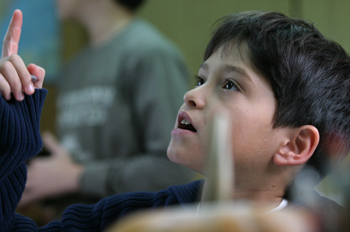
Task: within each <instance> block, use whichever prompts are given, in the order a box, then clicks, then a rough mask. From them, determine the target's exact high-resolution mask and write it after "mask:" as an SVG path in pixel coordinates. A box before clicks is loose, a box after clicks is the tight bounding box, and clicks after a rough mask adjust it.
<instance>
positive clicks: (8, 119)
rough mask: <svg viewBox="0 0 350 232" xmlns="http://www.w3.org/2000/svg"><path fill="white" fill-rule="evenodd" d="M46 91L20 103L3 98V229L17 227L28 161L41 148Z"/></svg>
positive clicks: (0, 107)
mask: <svg viewBox="0 0 350 232" xmlns="http://www.w3.org/2000/svg"><path fill="white" fill-rule="evenodd" d="M46 94H47V90H45V89H37V90H36V91H35V93H34V94H33V95H31V96H25V98H24V100H23V101H20V102H18V101H16V100H15V99H14V97H13V96H12V99H11V100H10V101H6V100H5V99H3V98H2V97H0V231H12V230H13V229H14V228H15V218H16V217H17V216H18V215H16V214H15V209H16V207H17V204H18V202H19V200H20V198H21V196H22V192H23V190H24V187H25V182H26V178H27V169H26V166H25V161H26V160H27V159H29V158H30V157H32V156H34V155H36V154H37V153H38V152H39V151H40V149H41V147H42V140H41V137H40V132H39V129H40V127H39V124H40V115H41V110H42V107H43V104H44V100H45V96H46ZM27 223H29V224H32V221H30V220H29V221H28V222H27ZM29 227H31V226H29Z"/></svg>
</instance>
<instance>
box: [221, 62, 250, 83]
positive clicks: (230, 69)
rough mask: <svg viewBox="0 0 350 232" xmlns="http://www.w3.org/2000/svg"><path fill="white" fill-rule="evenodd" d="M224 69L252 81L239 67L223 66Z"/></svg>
mask: <svg viewBox="0 0 350 232" xmlns="http://www.w3.org/2000/svg"><path fill="white" fill-rule="evenodd" d="M225 69H226V70H227V71H228V72H236V73H238V74H240V75H241V76H243V77H246V78H248V79H249V80H250V81H252V79H251V78H250V76H249V75H248V73H247V72H246V71H245V70H244V69H242V68H241V67H238V66H232V65H228V64H225Z"/></svg>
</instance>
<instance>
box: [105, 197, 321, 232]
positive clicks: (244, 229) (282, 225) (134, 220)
mask: <svg viewBox="0 0 350 232" xmlns="http://www.w3.org/2000/svg"><path fill="white" fill-rule="evenodd" d="M261 212H264V208H263V207H253V206H251V205H248V204H242V205H239V204H234V205H233V204H230V203H227V204H213V205H211V204H206V205H201V211H200V212H198V213H197V210H196V207H193V208H186V209H182V208H173V209H171V210H167V211H163V210H160V211H155V212H152V213H150V212H144V213H138V214H134V215H132V216H130V217H127V218H125V219H124V220H122V221H120V223H117V224H116V225H115V226H113V227H111V228H110V229H109V230H107V232H116V231H118V232H135V231H137V232H165V231H166V232H175V231H176V232H178V231H181V232H197V231H198V232H199V231H200V232H216V231H224V232H225V231H231V232H253V231H266V232H267V231H268V232H277V231H280V232H282V231H283V232H316V231H318V230H317V229H316V228H317V226H316V223H315V222H316V221H315V220H314V218H313V216H312V215H311V214H309V213H308V212H306V211H303V210H299V209H288V210H282V211H279V212H276V213H268V214H261Z"/></svg>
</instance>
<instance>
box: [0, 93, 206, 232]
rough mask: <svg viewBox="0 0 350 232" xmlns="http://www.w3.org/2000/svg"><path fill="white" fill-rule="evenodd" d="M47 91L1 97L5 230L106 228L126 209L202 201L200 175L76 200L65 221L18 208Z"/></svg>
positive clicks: (0, 220) (1, 216)
mask: <svg viewBox="0 0 350 232" xmlns="http://www.w3.org/2000/svg"><path fill="white" fill-rule="evenodd" d="M46 94H47V90H45V89H41V90H36V92H35V93H34V94H33V95H32V96H26V97H25V99H24V101H22V102H17V101H15V100H11V101H6V100H4V99H3V98H2V97H0V132H1V135H0V231H2V232H5V231H103V230H104V229H105V228H106V227H107V226H109V225H110V223H112V222H114V221H116V220H117V219H118V218H120V217H121V216H123V215H124V214H127V213H130V212H133V211H135V210H138V209H143V208H159V207H167V206H169V205H176V204H180V205H181V204H188V203H192V202H195V201H196V198H197V195H198V190H199V187H200V185H201V183H200V182H198V181H197V182H194V183H191V184H189V185H183V186H173V187H170V188H168V189H166V190H164V191H160V192H157V193H153V192H136V193H126V194H118V195H114V196H111V197H108V198H104V199H103V200H101V201H100V202H99V203H97V204H95V205H73V206H71V207H69V208H67V210H66V211H65V212H64V214H63V217H62V220H61V221H54V222H51V223H50V224H48V225H47V226H45V227H42V228H37V226H36V224H35V223H34V221H32V220H31V219H29V218H26V217H23V216H21V215H19V214H17V213H16V212H15V210H16V207H17V204H18V202H19V200H20V198H21V195H22V193H23V190H24V187H25V182H26V178H27V169H26V166H25V161H26V160H27V159H29V158H31V157H32V156H34V155H35V154H37V153H38V152H39V151H40V149H41V147H42V140H41V137H40V132H39V122H40V114H41V109H42V107H43V104H44V99H45V96H46ZM12 99H14V98H13V97H12Z"/></svg>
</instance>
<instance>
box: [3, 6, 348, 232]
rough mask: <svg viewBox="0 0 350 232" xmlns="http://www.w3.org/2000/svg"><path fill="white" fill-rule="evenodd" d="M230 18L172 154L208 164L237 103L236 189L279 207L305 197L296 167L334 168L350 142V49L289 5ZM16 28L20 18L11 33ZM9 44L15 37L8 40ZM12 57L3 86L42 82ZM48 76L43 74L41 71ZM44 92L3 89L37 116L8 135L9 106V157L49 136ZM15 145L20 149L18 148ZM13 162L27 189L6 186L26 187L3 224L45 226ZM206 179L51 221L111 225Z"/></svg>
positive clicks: (194, 190) (326, 207) (175, 201)
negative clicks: (43, 127) (24, 202)
mask: <svg viewBox="0 0 350 232" xmlns="http://www.w3.org/2000/svg"><path fill="white" fill-rule="evenodd" d="M14 18H15V17H14ZM221 22H222V24H221V25H220V26H219V27H218V29H217V30H216V31H215V33H214V35H213V38H212V39H211V41H210V42H209V45H208V47H207V49H206V52H205V57H204V63H203V64H202V65H201V67H200V69H199V73H198V77H197V86H196V87H195V88H194V89H193V90H191V91H189V92H187V93H186V94H185V96H184V101H185V102H184V104H183V106H182V107H181V108H180V111H179V114H178V118H177V121H176V124H175V129H174V130H173V131H172V139H171V141H170V145H169V147H168V157H169V158H170V160H172V161H173V162H175V163H178V164H182V165H184V166H187V167H189V168H191V169H193V170H195V171H197V172H203V169H204V164H205V157H204V154H205V153H206V142H207V136H208V131H207V129H206V128H207V126H206V125H207V124H208V123H210V120H211V118H212V117H213V116H214V115H215V114H218V113H220V112H221V111H227V112H228V113H229V114H230V118H231V123H230V124H231V125H232V126H231V128H230V129H231V130H232V133H233V136H232V147H233V154H232V155H234V163H235V173H232V175H235V182H234V186H235V187H234V188H235V192H234V193H233V192H232V197H231V198H232V199H235V200H249V201H252V202H257V203H263V204H265V205H267V206H268V207H269V210H273V211H277V210H281V209H283V208H285V207H286V206H287V205H294V204H299V203H300V201H298V199H297V198H296V199H294V198H289V197H288V194H286V193H288V191H287V189H288V188H290V186H293V185H292V183H293V180H294V178H295V176H296V175H297V174H298V173H302V172H301V170H302V169H303V168H305V167H306V166H310V167H312V168H313V169H315V170H316V171H317V172H318V173H319V175H320V178H322V177H323V175H325V174H326V171H327V168H326V164H327V157H329V156H330V155H332V157H340V158H341V157H343V156H345V155H346V154H347V153H348V152H349V136H350V132H349V128H350V123H349V115H350V114H349V113H350V112H349V109H348V106H349V103H350V102H349V101H350V93H349V91H350V88H349V87H350V86H349V85H350V78H349V71H350V58H349V56H348V55H347V54H346V52H345V51H344V50H343V49H342V48H341V47H340V46H339V45H338V44H336V43H334V42H331V41H328V40H326V39H325V38H324V37H323V36H322V35H321V34H320V33H319V32H318V31H317V30H316V29H315V28H314V27H313V26H312V25H310V24H308V23H306V22H304V21H302V20H297V19H290V18H288V17H286V16H284V15H282V14H279V13H265V12H244V13H239V14H234V15H230V16H227V17H226V18H224V19H223V20H222V21H221ZM11 28H12V27H11V25H10V28H9V33H10V34H11V31H13V30H12V29H11ZM7 37H9V36H7ZM17 42H18V40H17ZM4 46H5V47H7V44H6V40H5V44H4ZM12 54H13V53H12ZM6 55H11V52H10V54H6ZM10 57H11V56H10ZM8 60H9V58H8V57H6V56H3V59H2V60H1V62H0V72H1V74H2V75H3V76H4V78H5V79H4V80H6V81H4V80H3V79H2V81H1V82H0V89H1V90H3V89H2V87H1V86H2V85H1V83H5V84H6V83H9V84H8V85H9V86H10V87H11V89H12V91H13V93H14V96H17V95H19V94H20V92H21V88H19V89H16V88H15V87H16V86H17V85H21V82H22V86H23V88H24V90H25V93H27V94H32V93H33V91H31V92H28V91H26V90H27V89H28V88H27V87H28V85H30V82H29V78H30V76H29V75H26V77H21V73H22V72H23V73H27V74H28V71H29V72H30V73H32V74H34V75H37V73H33V72H32V70H24V69H25V68H23V66H21V67H17V66H16V64H14V65H12V66H11V65H10V64H9V62H8ZM10 69H15V70H17V73H19V76H20V77H21V78H20V77H18V75H17V73H10V72H9V71H8V70H10ZM38 74H41V73H38ZM43 76H44V75H43V74H42V75H40V76H38V79H39V81H42V79H43ZM20 80H22V81H20ZM37 87H40V86H37ZM44 93H45V90H37V91H36V93H35V94H34V95H32V96H27V97H26V98H25V102H23V101H22V102H14V101H10V102H9V103H7V102H5V101H4V100H3V99H1V107H2V110H1V111H4V110H8V108H10V107H12V105H13V107H14V108H11V112H12V111H16V109H17V111H16V112H14V113H15V114H16V115H17V117H18V118H19V120H20V121H21V120H23V121H24V120H27V121H25V123H23V126H22V127H15V129H16V130H14V133H15V135H16V136H17V140H13V139H12V140H11V139H9V138H7V137H11V136H4V129H3V124H4V123H7V124H10V125H12V124H14V123H15V120H14V119H11V118H9V117H8V116H7V114H2V117H1V120H0V122H1V123H2V125H1V133H2V134H3V137H5V138H6V139H7V140H6V141H8V142H7V143H6V144H5V145H3V146H2V147H1V149H2V150H1V151H2V154H1V158H2V159H4V158H3V157H11V158H12V159H14V158H15V161H16V162H15V163H16V164H18V165H17V166H20V167H21V168H22V169H25V166H24V160H25V159H26V158H28V156H30V155H34V154H35V152H34V151H31V152H29V150H28V149H25V150H24V149H23V146H24V145H23V144H21V142H23V141H22V140H23V139H21V138H23V137H24V138H25V135H30V138H32V140H30V141H32V143H30V144H31V145H33V146H34V145H35V146H36V148H37V149H38V147H40V145H41V144H40V137H39V133H38V132H37V131H38V123H39V119H38V117H36V118H34V117H29V116H27V114H28V112H29V113H32V112H33V113H35V114H36V115H40V107H39V106H41V105H40V104H42V101H40V100H42V97H43V95H44ZM7 94H8V92H5V96H8V95H7ZM16 99H17V97H16ZM17 100H21V98H19V99H17ZM10 103H11V104H10ZM16 107H18V108H16ZM22 109H24V110H22ZM29 118H30V119H33V120H28V119H29ZM33 121H34V122H33ZM27 124H28V125H27ZM26 125H27V126H26ZM22 128H24V129H26V131H25V133H26V134H25V135H23V133H24V132H20V131H19V130H22ZM31 129H32V131H31ZM27 131H29V132H27ZM20 135H21V136H22V137H20ZM35 135H36V136H35ZM11 138H12V137H11ZM35 139H36V140H35ZM335 139H336V140H335ZM2 140H3V139H2ZM10 146H11V147H14V148H16V149H12V150H11V149H9V147H10ZM334 147H336V148H334ZM3 149H5V150H3ZM21 149H22V150H21ZM24 151H27V152H24ZM337 159H338V158H337ZM12 163H13V162H11V163H10V162H4V161H3V162H1V165H2V167H1V170H5V171H3V174H2V175H1V179H2V180H3V182H4V181H7V179H9V178H10V177H11V176H13V175H14V176H16V178H13V180H12V181H14V180H16V182H14V183H15V184H16V186H21V187H22V189H18V188H17V187H13V185H14V184H12V186H11V188H9V187H7V188H6V189H8V191H10V193H11V194H13V192H14V191H15V190H17V198H12V202H13V203H12V207H9V206H8V202H7V201H6V199H5V198H4V197H3V196H6V195H5V194H4V193H3V191H1V194H2V196H1V197H2V204H7V205H6V207H2V209H4V208H6V209H7V210H5V211H4V210H3V211H4V212H2V213H1V215H5V216H6V217H7V218H8V220H9V222H10V223H9V222H7V223H5V222H4V223H3V224H2V225H3V228H4V226H8V227H9V228H16V229H17V228H18V229H19V228H33V230H35V229H36V228H35V225H34V224H33V223H31V221H30V220H29V219H25V218H21V217H20V216H19V215H16V214H14V209H15V205H16V203H17V202H18V200H19V197H20V194H21V190H23V186H24V182H25V181H24V179H23V178H22V179H18V177H17V176H22V175H24V174H23V173H22V174H19V171H18V170H16V169H15V168H13V165H12ZM17 166H16V167H17ZM5 167H6V169H5ZM22 169H21V170H22ZM22 172H24V171H23V170H22ZM320 178H319V179H320ZM8 185H9V184H7V185H5V183H4V184H2V185H1V186H8ZM204 185H205V183H204ZM201 187H202V181H196V182H193V183H191V184H188V185H182V186H173V187H170V188H168V189H166V190H164V191H160V192H157V193H150V192H135V193H128V194H119V195H114V196H111V197H108V198H105V199H103V200H101V201H100V202H99V203H98V204H96V205H89V206H87V205H73V206H71V207H69V208H68V209H67V210H66V211H65V213H64V215H63V217H62V221H61V222H58V221H56V222H52V223H50V224H49V225H47V226H45V227H43V228H42V229H43V230H49V229H52V230H57V231H61V230H62V231H65V230H70V231H72V230H76V231H84V230H89V231H100V230H104V228H106V226H108V225H109V224H110V223H111V222H113V221H115V220H117V219H119V218H120V217H121V216H123V215H125V214H128V213H130V212H133V211H136V210H139V209H145V208H159V207H168V206H169V205H179V204H180V205H182V206H184V205H187V204H190V203H195V202H197V201H198V199H197V196H198V194H200V193H201ZM312 187H314V186H311V187H310V188H312ZM204 188H205V186H204ZM4 191H5V190H4ZM297 197H298V196H297ZM313 199H315V200H316V201H317V203H318V205H319V207H320V209H321V210H322V211H324V212H325V213H326V214H327V215H329V216H331V217H334V218H336V217H337V216H338V213H339V212H340V210H341V207H340V206H338V205H337V204H335V203H334V202H332V201H330V200H327V199H324V198H321V197H319V196H317V195H316V196H315V197H314V198H313Z"/></svg>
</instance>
